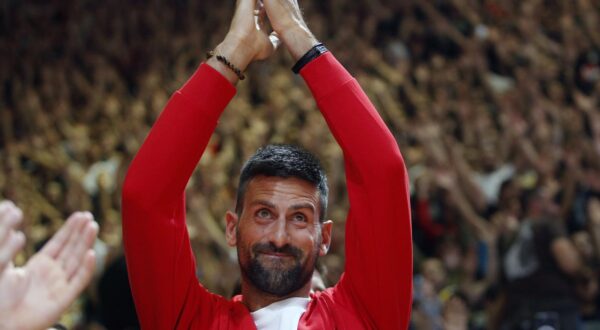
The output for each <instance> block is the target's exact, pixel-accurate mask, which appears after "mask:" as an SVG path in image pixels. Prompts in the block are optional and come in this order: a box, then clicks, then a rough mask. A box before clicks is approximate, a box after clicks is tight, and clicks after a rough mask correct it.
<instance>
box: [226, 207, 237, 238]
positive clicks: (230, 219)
mask: <svg viewBox="0 0 600 330" xmlns="http://www.w3.org/2000/svg"><path fill="white" fill-rule="evenodd" d="M237 225H238V216H237V214H235V213H234V212H231V211H227V213H226V214H225V239H226V240H227V244H228V245H229V246H231V247H234V246H236V244H237Z"/></svg>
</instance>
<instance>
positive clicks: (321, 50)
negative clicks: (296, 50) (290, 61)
mask: <svg viewBox="0 0 600 330" xmlns="http://www.w3.org/2000/svg"><path fill="white" fill-rule="evenodd" d="M328 51H329V50H328V49H327V48H326V47H325V46H323V44H321V43H319V44H316V45H315V46H314V47H313V48H311V49H310V50H309V51H308V52H306V54H304V56H302V57H301V58H300V59H299V60H298V62H296V64H295V65H294V66H293V67H292V71H294V73H295V74H298V73H299V72H300V70H302V68H303V67H304V66H305V65H307V64H308V63H310V62H311V61H312V60H314V59H315V58H317V57H319V56H321V55H323V54H325V53H327V52H328Z"/></svg>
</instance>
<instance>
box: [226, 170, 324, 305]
mask: <svg viewBox="0 0 600 330" xmlns="http://www.w3.org/2000/svg"><path fill="white" fill-rule="evenodd" d="M319 207H320V204H319V192H318V189H317V188H316V187H315V186H314V185H312V184H311V183H309V182H307V181H304V180H301V179H297V178H279V177H267V176H258V177H255V178H253V179H252V180H251V181H250V182H249V183H248V185H247V187H246V193H245V195H244V204H243V209H242V211H241V215H240V216H239V219H238V217H237V215H235V214H234V213H231V212H229V213H228V214H227V239H228V243H229V244H230V245H231V246H236V247H237V253H238V262H239V264H240V268H241V271H242V276H243V278H244V279H245V280H247V281H249V283H250V284H251V285H253V286H254V287H256V288H257V289H259V290H260V291H263V292H266V293H268V294H271V295H275V296H279V297H282V296H286V295H289V294H291V293H293V292H295V291H297V290H299V289H301V288H303V287H304V286H306V285H307V283H309V282H310V279H311V277H312V273H313V270H314V267H315V263H316V261H317V259H318V257H319V256H320V255H325V254H326V253H327V249H328V247H329V241H330V237H331V222H330V221H328V222H326V223H324V224H321V223H320V222H319Z"/></svg>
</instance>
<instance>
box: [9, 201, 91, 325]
mask: <svg viewBox="0 0 600 330" xmlns="http://www.w3.org/2000/svg"><path fill="white" fill-rule="evenodd" d="M5 205H8V206H5ZM2 207H3V208H2ZM2 207H0V211H2V210H5V211H4V212H0V223H2V222H6V220H7V219H8V218H9V217H11V214H12V217H14V214H15V212H16V213H17V214H20V211H16V210H18V209H17V208H16V207H15V206H14V205H12V203H10V205H9V204H4V203H3V204H2ZM7 209H8V211H7ZM19 217H20V215H19ZM10 221H15V220H8V222H10ZM97 233H98V225H97V224H96V223H95V222H94V221H93V217H92V215H91V214H90V213H89V212H76V213H74V214H73V215H71V216H70V217H69V219H68V220H67V221H66V223H65V224H64V225H63V226H62V227H61V229H60V230H59V231H58V232H57V233H56V234H55V235H54V236H53V237H52V239H50V241H49V242H48V243H47V244H46V245H45V246H44V247H43V249H42V250H41V251H40V252H38V253H36V254H35V255H34V256H33V257H32V258H31V259H30V260H29V261H28V262H27V264H26V265H25V266H24V267H14V266H13V265H12V264H11V263H9V264H8V265H7V266H6V267H5V268H4V271H2V272H1V273H0V329H46V328H48V327H49V326H51V325H52V324H53V323H55V322H56V321H57V320H58V319H59V317H60V315H61V314H62V313H63V312H64V311H65V309H67V308H68V307H69V305H70V304H71V303H72V302H73V301H74V300H75V299H76V298H77V296H78V295H79V293H80V292H81V291H82V290H83V289H84V288H85V286H86V285H87V284H88V283H89V281H90V279H91V277H92V273H93V270H94V266H95V255H94V252H93V250H92V249H91V248H92V245H93V244H94V241H95V239H96V235H97ZM0 246H1V247H2V248H3V247H4V246H2V245H0ZM2 253H4V251H2ZM9 254H10V253H9ZM13 256H14V254H13Z"/></svg>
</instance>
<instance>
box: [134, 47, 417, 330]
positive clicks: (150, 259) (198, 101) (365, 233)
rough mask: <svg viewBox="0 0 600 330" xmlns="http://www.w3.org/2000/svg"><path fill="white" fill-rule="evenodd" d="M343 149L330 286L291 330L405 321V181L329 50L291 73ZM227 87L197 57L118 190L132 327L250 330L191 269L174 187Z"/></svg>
mask: <svg viewBox="0 0 600 330" xmlns="http://www.w3.org/2000/svg"><path fill="white" fill-rule="evenodd" d="M301 75H302V77H303V78H304V79H305V81H306V82H307V84H308V86H309V88H310V90H311V92H312V93H313V96H314V98H315V100H316V101H317V104H318V106H319V109H320V111H321V112H322V114H323V116H324V117H325V120H326V121H327V124H328V125H329V128H330V129H331V132H332V133H333V135H334V137H335V138H336V140H337V142H338V143H339V144H340V146H341V148H342V150H343V152H344V160H345V170H346V180H347V187H348V197H349V201H350V210H349V212H348V219H347V221H346V244H345V245H346V251H345V253H346V264H345V271H344V274H343V276H342V278H341V279H340V281H339V283H338V284H337V285H335V286H334V287H332V288H329V289H327V290H325V291H323V292H320V293H316V294H313V295H312V296H311V301H310V303H309V304H308V308H307V310H306V312H305V313H304V314H303V315H302V317H301V318H300V323H299V325H298V329H406V328H407V327H408V322H409V317H410V306H411V302H412V242H411V226H410V207H409V194H408V179H407V173H406V169H405V166H404V161H403V159H402V156H401V154H400V151H399V149H398V146H397V144H396V142H395V140H394V138H393V136H392V134H391V133H390V132H389V130H388V129H387V127H386V126H385V124H384V122H383V120H382V119H381V118H380V117H379V115H378V113H377V111H376V110H375V108H374V107H373V105H372V104H371V102H370V101H369V99H368V98H367V96H366V95H365V94H364V92H363V91H362V89H361V88H360V86H359V85H358V83H357V82H356V80H355V79H354V78H353V77H352V76H351V75H350V74H349V73H348V72H347V71H346V70H345V69H344V68H343V67H342V65H341V64H340V63H339V62H338V61H337V60H336V59H335V58H334V57H333V55H332V54H331V53H327V54H324V55H322V56H320V57H318V58H317V59H315V60H313V61H312V62H310V63H309V64H307V65H306V66H305V67H304V68H303V69H302V71H301ZM234 94H235V88H234V87H233V86H232V85H231V84H230V83H229V82H228V81H227V80H226V79H225V78H224V77H222V76H221V75H220V74H219V73H218V72H217V71H215V70H214V69H213V68H212V67H210V66H208V65H206V64H203V65H201V66H200V67H199V69H198V70H197V71H196V72H195V73H194V75H193V76H192V77H191V78H190V80H189V81H188V82H187V83H186V84H185V85H184V86H183V88H181V89H180V90H179V91H177V92H176V93H175V94H174V95H173V96H172V98H171V99H170V100H169V102H168V104H167V106H166V107H165V109H164V110H163V113H162V114H161V116H160V118H159V119H158V120H157V122H156V123H155V124H154V126H153V128H152V130H151V132H150V134H149V135H148V137H147V138H146V141H145V142H144V144H143V146H142V147H141V149H140V150H139V152H138V154H137V155H136V157H135V159H134V160H133V162H132V164H131V166H130V168H129V171H128V174H127V178H126V179H125V183H124V187H123V238H124V243H125V253H126V257H127V266H128V269H129V279H130V282H131V287H132V292H133V296H134V300H135V304H136V309H137V313H138V316H139V319H140V322H141V325H142V328H143V329H192V328H193V329H256V327H255V325H254V322H253V320H252V317H251V315H250V313H249V311H248V309H247V308H246V307H245V306H244V305H243V304H242V303H241V302H239V301H237V300H239V299H234V301H231V300H227V299H225V298H223V297H221V296H218V295H216V294H212V293H210V292H208V291H207V290H206V289H205V288H204V287H203V286H202V285H201V284H200V283H198V280H197V278H196V265H195V260H194V255H193V252H192V249H191V246H190V241H189V237H188V232H187V229H186V223H185V203H184V196H185V195H184V189H185V186H186V183H187V182H188V180H189V178H190V176H191V175H192V172H193V170H194V168H195V167H196V165H197V163H198V161H199V159H200V157H201V156H202V153H203V152H204V149H205V147H206V145H207V143H208V141H209V138H210V136H211V134H212V133H213V131H214V129H215V127H216V125H217V121H218V118H219V116H220V114H221V112H222V111H223V109H225V107H226V106H227V104H228V103H229V101H230V100H231V99H232V98H233V96H234Z"/></svg>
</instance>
